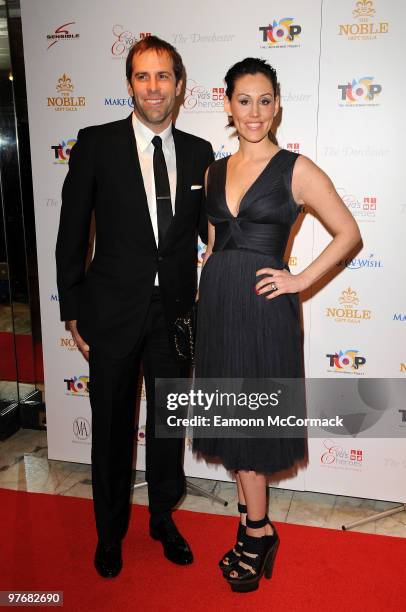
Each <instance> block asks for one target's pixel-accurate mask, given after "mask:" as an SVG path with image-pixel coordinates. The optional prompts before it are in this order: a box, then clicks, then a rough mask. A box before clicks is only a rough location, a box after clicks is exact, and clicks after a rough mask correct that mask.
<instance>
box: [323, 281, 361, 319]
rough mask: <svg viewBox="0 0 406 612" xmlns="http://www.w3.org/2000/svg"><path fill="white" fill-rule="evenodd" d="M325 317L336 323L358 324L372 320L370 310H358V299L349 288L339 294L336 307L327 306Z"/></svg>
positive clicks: (354, 292) (355, 293)
mask: <svg viewBox="0 0 406 612" xmlns="http://www.w3.org/2000/svg"><path fill="white" fill-rule="evenodd" d="M325 315H326V317H328V318H330V319H332V320H334V321H335V322H336V323H360V322H361V321H369V320H370V319H371V318H372V313H371V311H370V310H368V309H366V308H359V297H358V295H357V292H356V291H354V289H352V288H351V287H348V288H347V289H344V291H342V292H341V295H340V297H339V298H338V306H327V308H326V312H325Z"/></svg>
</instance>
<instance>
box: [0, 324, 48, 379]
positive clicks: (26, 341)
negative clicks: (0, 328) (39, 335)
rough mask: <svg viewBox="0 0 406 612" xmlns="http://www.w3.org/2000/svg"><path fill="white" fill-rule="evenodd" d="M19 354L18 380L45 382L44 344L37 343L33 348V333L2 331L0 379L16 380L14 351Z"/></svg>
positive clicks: (0, 333)
mask: <svg viewBox="0 0 406 612" xmlns="http://www.w3.org/2000/svg"><path fill="white" fill-rule="evenodd" d="M15 350H16V351H17V354H18V363H19V372H18V380H19V382H21V383H36V382H37V383H38V382H44V368H43V364H42V345H41V344H38V343H36V344H35V346H34V359H35V363H33V349H32V336H31V334H16V336H15V347H14V336H13V334H12V333H11V332H0V355H1V360H0V380H16V379H17V375H16V363H15V355H14V351H15Z"/></svg>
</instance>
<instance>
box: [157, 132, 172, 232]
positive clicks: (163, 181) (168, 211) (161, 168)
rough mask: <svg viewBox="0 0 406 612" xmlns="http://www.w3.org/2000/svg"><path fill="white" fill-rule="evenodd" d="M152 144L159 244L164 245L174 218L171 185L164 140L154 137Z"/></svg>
mask: <svg viewBox="0 0 406 612" xmlns="http://www.w3.org/2000/svg"><path fill="white" fill-rule="evenodd" d="M152 144H153V145H154V147H155V149H154V178H155V194H156V207H157V217H158V244H162V240H163V238H164V236H165V234H166V232H167V231H168V227H169V226H170V224H171V221H172V218H173V213H172V203H171V188H170V185H169V177H168V170H167V168H166V162H165V157H164V153H163V151H162V138H161V137H160V136H154V137H153V139H152Z"/></svg>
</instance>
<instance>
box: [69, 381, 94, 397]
mask: <svg viewBox="0 0 406 612" xmlns="http://www.w3.org/2000/svg"><path fill="white" fill-rule="evenodd" d="M63 381H64V383H65V393H66V395H76V396H85V397H87V396H88V395H89V377H88V376H73V377H72V378H64V379H63Z"/></svg>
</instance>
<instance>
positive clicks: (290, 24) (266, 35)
mask: <svg viewBox="0 0 406 612" xmlns="http://www.w3.org/2000/svg"><path fill="white" fill-rule="evenodd" d="M294 21H295V20H294V18H293V17H283V18H282V19H280V20H279V21H276V20H275V19H274V20H273V23H272V25H271V24H269V25H266V26H261V27H259V28H258V30H259V31H260V32H261V35H262V43H264V44H262V45H261V49H267V48H268V47H272V48H273V49H278V48H280V49H281V48H284V47H300V43H299V42H298V41H297V38H298V36H300V33H301V31H302V26H300V25H298V24H295V23H294Z"/></svg>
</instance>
